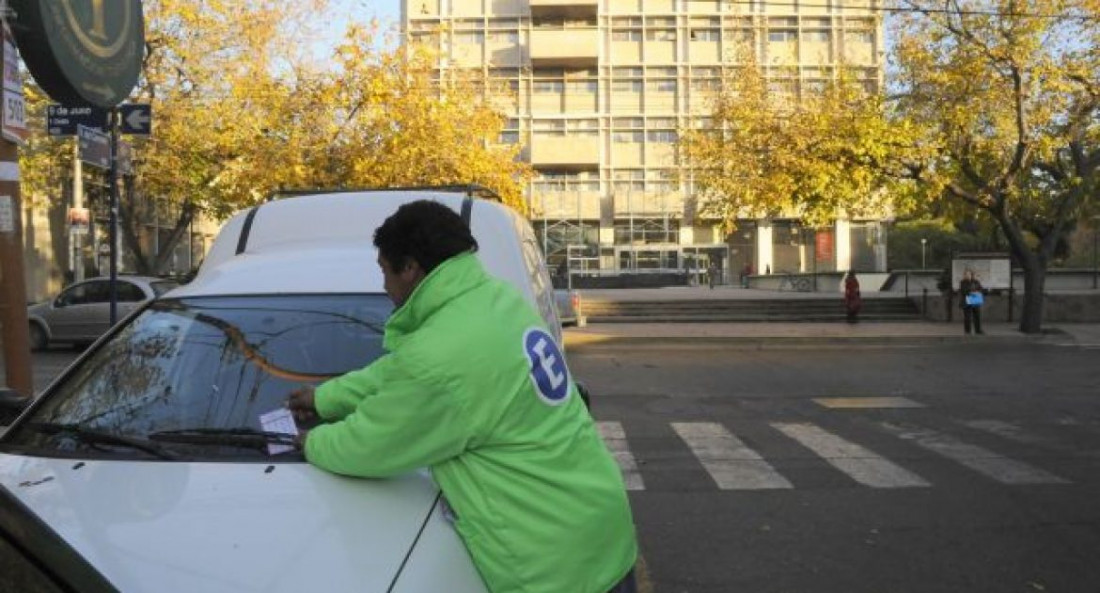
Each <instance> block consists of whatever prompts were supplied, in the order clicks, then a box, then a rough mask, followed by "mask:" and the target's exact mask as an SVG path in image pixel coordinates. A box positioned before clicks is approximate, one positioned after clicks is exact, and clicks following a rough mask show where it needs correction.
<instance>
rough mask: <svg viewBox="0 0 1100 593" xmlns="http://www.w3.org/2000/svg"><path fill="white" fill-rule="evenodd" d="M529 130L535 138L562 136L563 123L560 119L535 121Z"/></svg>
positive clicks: (563, 133) (563, 130) (563, 132)
mask: <svg viewBox="0 0 1100 593" xmlns="http://www.w3.org/2000/svg"><path fill="white" fill-rule="evenodd" d="M531 130H532V131H533V132H534V133H535V135H536V136H564V135H565V121H564V120H560V119H536V120H535V121H533V122H531Z"/></svg>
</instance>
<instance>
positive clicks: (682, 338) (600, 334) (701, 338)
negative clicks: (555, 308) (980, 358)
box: [565, 320, 1100, 349]
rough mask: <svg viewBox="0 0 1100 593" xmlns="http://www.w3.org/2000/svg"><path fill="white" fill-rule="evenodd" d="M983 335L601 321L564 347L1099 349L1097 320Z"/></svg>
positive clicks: (936, 327)
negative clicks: (992, 345)
mask: <svg viewBox="0 0 1100 593" xmlns="http://www.w3.org/2000/svg"><path fill="white" fill-rule="evenodd" d="M982 329H984V330H985V334H984V335H980V336H979V335H966V334H964V333H963V328H962V321H961V320H956V321H955V322H954V323H944V322H931V321H918V322H904V323H892V322H881V323H879V322H864V323H855V324H848V323H767V322H760V323H602V324H589V325H588V326H586V327H580V328H578V327H571V328H566V329H565V344H566V348H574V349H577V348H584V347H586V346H593V345H611V344H624V343H630V344H640V343H646V342H648V343H652V344H655V345H656V344H670V343H671V344H699V343H711V344H731V345H749V346H751V345H757V346H760V345H765V344H768V345H800V344H801V345H813V344H819V345H830V344H831V345H838V344H872V345H873V344H880V345H892V346H905V345H928V344H936V343H945V344H947V343H977V342H987V343H988V342H1000V343H1004V342H1016V343H1042V344H1061V345H1067V346H1073V345H1077V346H1097V347H1100V324H1096V323H1060V324H1050V325H1044V327H1043V332H1042V333H1041V334H1037V335H1028V334H1023V333H1020V331H1019V329H1018V325H1017V324H1015V323H1011V324H1010V323H1003V322H1002V323H997V322H993V323H986V324H983V328H982Z"/></svg>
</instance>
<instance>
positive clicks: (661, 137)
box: [645, 130, 678, 144]
mask: <svg viewBox="0 0 1100 593" xmlns="http://www.w3.org/2000/svg"><path fill="white" fill-rule="evenodd" d="M645 137H646V140H648V141H649V142H659V143H663V144H675V143H676V140H677V138H678V135H677V134H676V131H675V130H650V131H648V132H646V135H645Z"/></svg>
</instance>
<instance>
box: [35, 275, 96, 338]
mask: <svg viewBox="0 0 1100 593" xmlns="http://www.w3.org/2000/svg"><path fill="white" fill-rule="evenodd" d="M95 283H96V281H94V280H89V281H87V282H81V283H79V284H74V285H72V286H70V287H68V288H66V289H65V290H63V291H61V294H59V295H57V298H55V299H54V301H53V303H51V304H50V309H49V311H47V312H46V313H45V314H44V315H43V318H44V319H45V320H46V324H47V325H48V326H49V328H50V334H51V335H52V337H53V339H54V340H59V341H71V340H76V339H79V338H80V336H81V335H83V333H84V331H86V328H85V327H84V325H85V324H86V319H87V315H88V307H87V305H88V303H89V298H90V295H91V293H92V292H93V291H94V290H95V287H94V286H93V284H95Z"/></svg>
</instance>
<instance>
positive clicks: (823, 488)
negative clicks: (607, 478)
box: [570, 343, 1100, 593]
mask: <svg viewBox="0 0 1100 593" xmlns="http://www.w3.org/2000/svg"><path fill="white" fill-rule="evenodd" d="M1097 361H1098V357H1097V351H1096V350H1089V349H1085V348H1075V347H1058V346H1052V345H1037V344H993V345H990V344H981V343H978V344H974V345H948V346H943V345H940V346H935V347H920V348H889V349H883V348H881V347H861V346H859V345H851V344H846V345H844V346H843V347H834V348H821V347H804V348H786V349H756V348H740V349H738V348H725V349H723V348H716V347H714V346H704V347H690V346H683V345H676V346H661V345H658V344H650V345H645V346H638V347H615V348H592V349H584V350H577V351H573V352H571V353H570V367H571V369H572V371H573V372H574V374H575V375H576V376H577V377H578V378H580V379H581V380H582V381H585V382H586V383H588V385H589V386H590V387H591V389H592V393H593V398H594V400H593V401H594V404H593V410H594V415H595V416H596V418H597V420H599V421H601V422H603V423H604V424H603V426H604V427H605V430H609V431H611V432H613V433H618V436H620V437H622V438H621V439H617V440H612V441H609V442H610V443H611V446H612V448H618V449H619V452H618V456H619V458H620V463H621V464H624V468H625V471H626V473H627V474H628V481H630V482H632V483H633V487H634V488H635V489H634V490H632V492H631V500H632V502H633V505H634V511H635V515H636V522H637V525H638V530H639V534H640V537H641V541H642V547H643V553H644V556H645V559H646V569H647V570H646V572H647V573H648V574H647V577H648V580H649V581H650V582H651V584H652V590H654V591H657V592H660V593H680V592H692V593H702V592H714V593H718V592H722V593H728V592H736V591H751V592H756V593H763V592H788V591H789V592H804V593H806V592H810V593H832V592H836V593H841V592H844V593H856V592H868V593H870V592H892V593H902V592H908V591H912V592H914V593H916V592H921V593H930V592H941V591H942V592H953V593H954V592H997V593H1009V592H1017V591H1018V592H1021V593H1023V592H1029V593H1034V592H1036V591H1066V592H1082V593H1095V592H1097V591H1100V563H1098V562H1097V559H1098V558H1100V556H1098V552H1100V502H1098V501H1100V390H1098V385H1100V365H1097ZM819 398H843V399H840V400H839V401H822V402H819V401H815V400H817V399H819ZM871 398H885V399H871ZM823 404H829V405H835V406H840V407H826V406H825V405H823ZM853 406H854V407H853ZM866 406H909V407H866ZM608 426H610V427H611V428H607V427H608ZM620 431H621V433H620ZM624 459H625V461H624ZM634 466H636V467H637V468H638V469H637V472H636V473H633V472H632V470H631V468H632V467H634Z"/></svg>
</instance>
